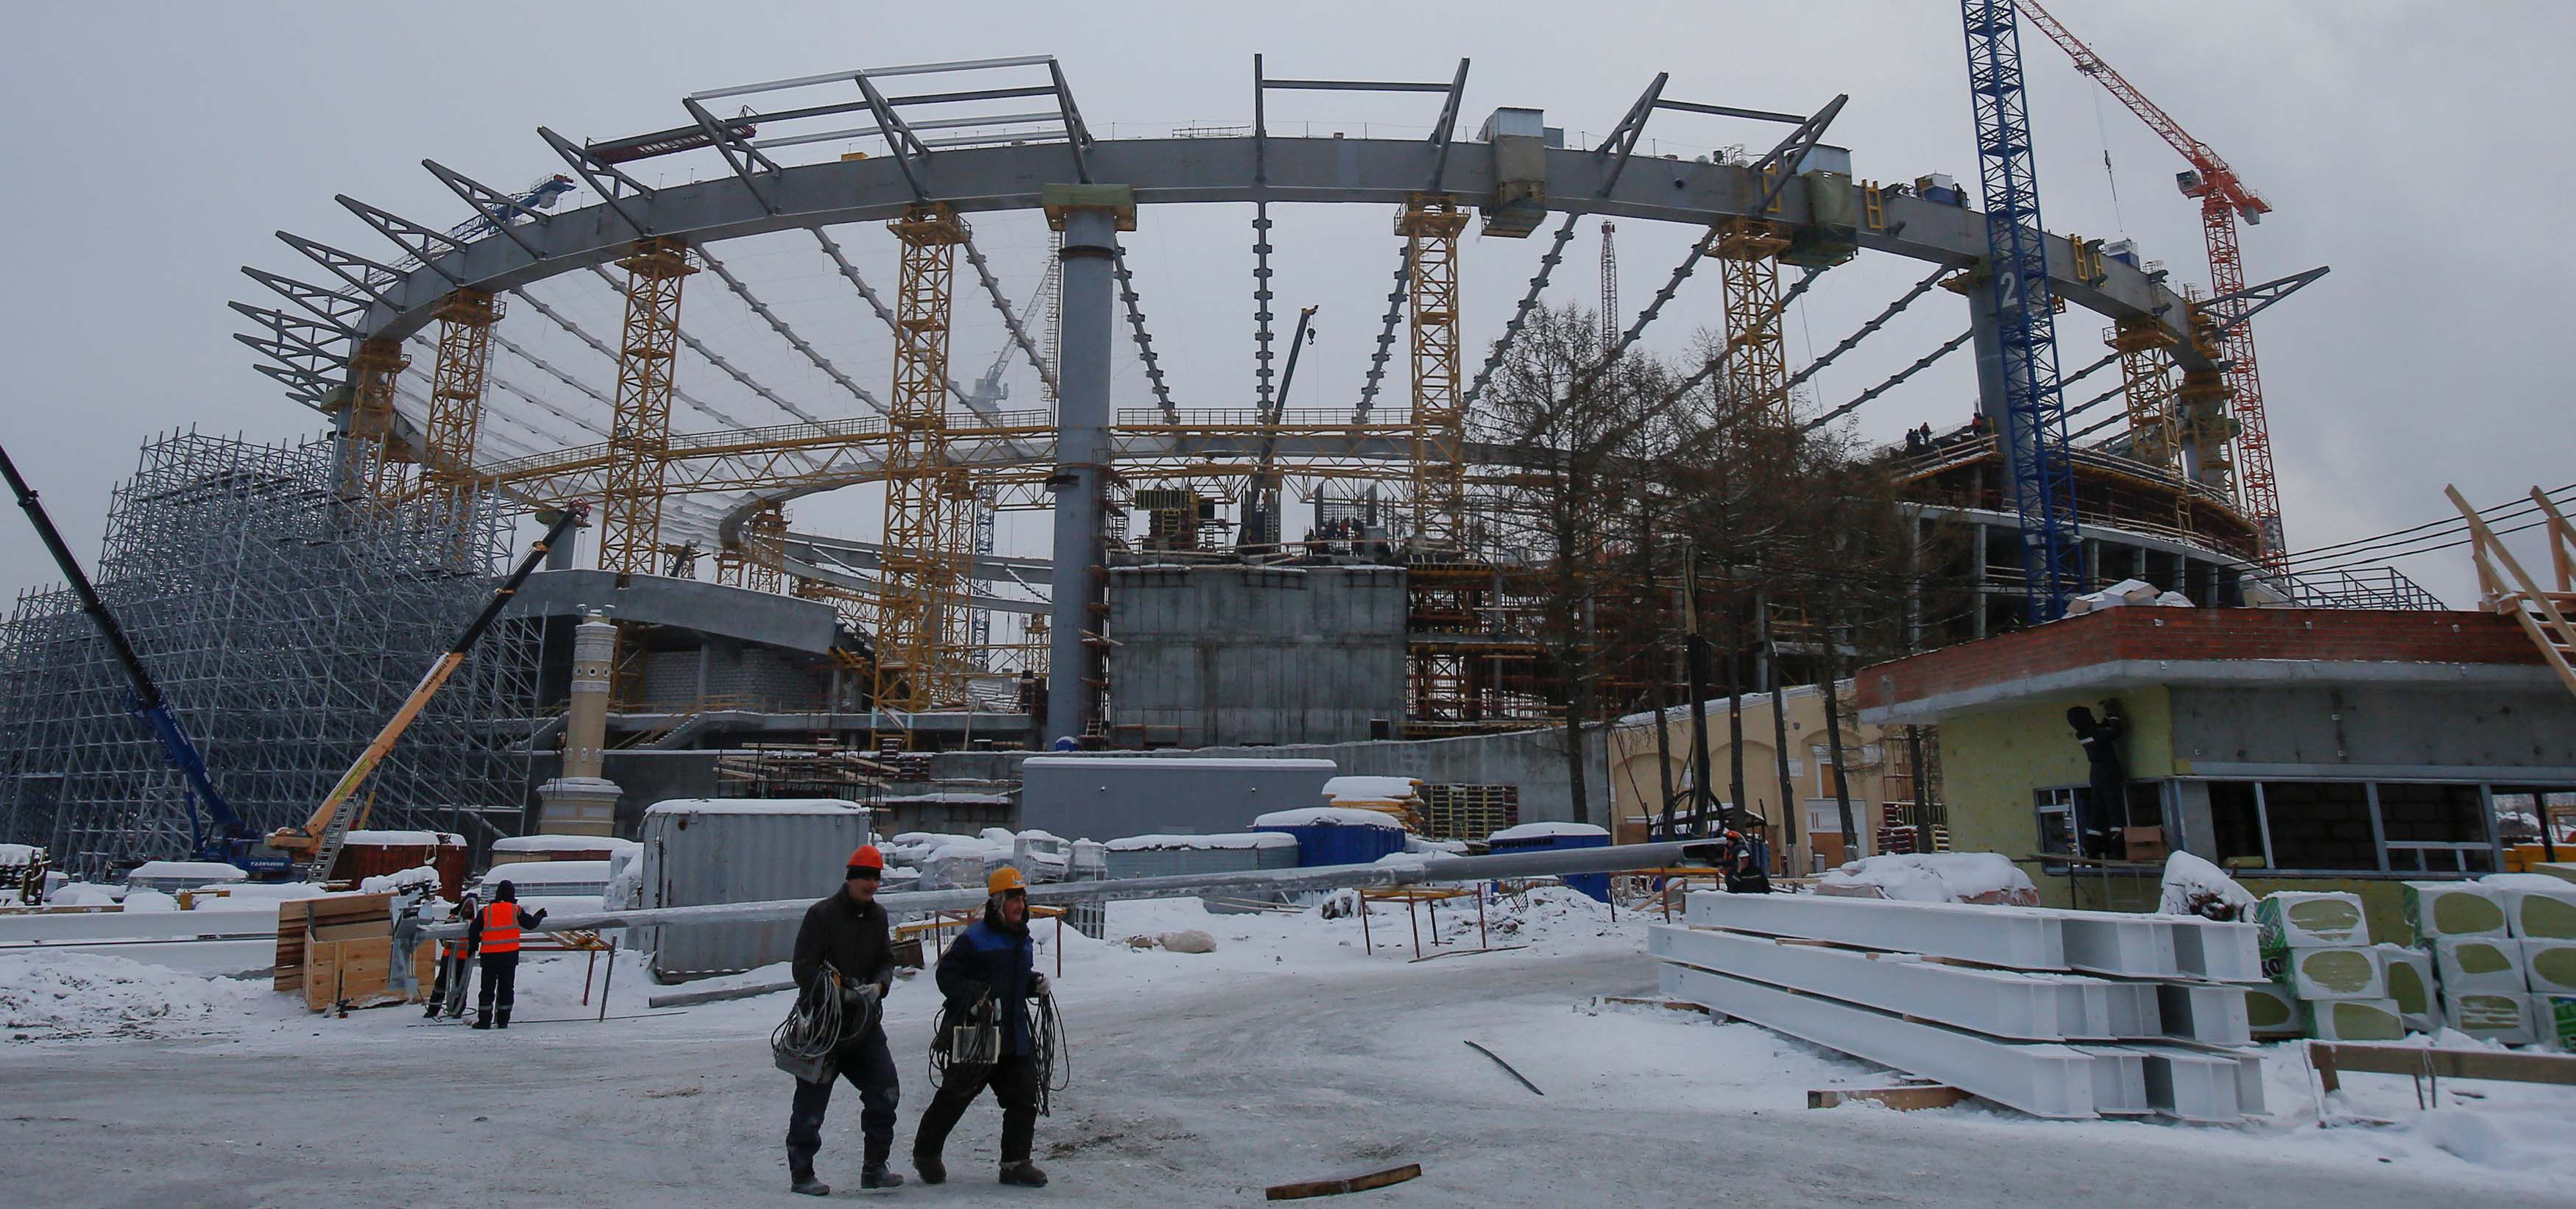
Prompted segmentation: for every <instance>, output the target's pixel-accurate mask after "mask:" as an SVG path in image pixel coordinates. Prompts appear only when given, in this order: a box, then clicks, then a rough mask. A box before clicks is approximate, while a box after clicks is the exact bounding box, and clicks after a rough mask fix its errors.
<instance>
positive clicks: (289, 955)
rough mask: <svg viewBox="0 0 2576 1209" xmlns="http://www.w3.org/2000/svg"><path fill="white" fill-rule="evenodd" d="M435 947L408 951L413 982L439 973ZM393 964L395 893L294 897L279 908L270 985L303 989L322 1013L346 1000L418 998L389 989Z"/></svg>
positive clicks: (373, 1002) (372, 1002)
mask: <svg viewBox="0 0 2576 1209" xmlns="http://www.w3.org/2000/svg"><path fill="white" fill-rule="evenodd" d="M436 953H437V946H435V945H423V946H421V947H420V948H419V949H418V950H417V951H415V952H413V953H410V954H407V955H406V957H407V958H408V959H409V960H410V961H411V962H412V975H413V978H414V980H415V981H416V982H417V983H418V984H419V985H420V986H422V987H426V986H428V985H429V983H430V981H431V978H432V977H433V975H434V974H435V973H436V960H437V957H436ZM392 966H393V896H392V895H390V894H345V895H334V896H331V897H327V898H308V899H298V900H290V901H287V902H282V903H279V904H278V907H277V966H276V969H275V971H274V972H273V976H272V981H271V983H270V985H272V986H274V987H275V988H276V989H277V990H280V991H284V992H287V993H290V994H294V993H301V994H302V995H303V996H304V1006H305V1007H307V1008H310V1009H311V1010H313V1011H317V1012H319V1011H323V1010H325V1009H327V1008H329V1007H331V1006H332V1005H334V1004H336V1003H340V1002H343V1001H345V1002H346V1003H347V1004H348V1006H350V1007H375V1006H378V1005H381V1004H389V1003H402V1002H406V1000H407V999H408V1001H411V1002H418V1000H419V998H420V995H421V992H419V991H415V992H414V993H413V994H412V995H411V996H408V997H406V996H402V995H395V994H392V993H389V992H388V991H386V989H385V984H386V983H387V982H388V981H389V980H390V979H389V975H390V973H391V972H392Z"/></svg>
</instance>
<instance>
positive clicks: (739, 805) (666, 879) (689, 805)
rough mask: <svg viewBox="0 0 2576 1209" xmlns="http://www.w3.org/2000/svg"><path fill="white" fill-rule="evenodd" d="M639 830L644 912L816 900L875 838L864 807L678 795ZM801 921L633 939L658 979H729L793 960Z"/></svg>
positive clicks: (682, 929)
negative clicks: (722, 976) (643, 950)
mask: <svg viewBox="0 0 2576 1209" xmlns="http://www.w3.org/2000/svg"><path fill="white" fill-rule="evenodd" d="M639 834H640V836H641V839H642V841H643V844H644V857H643V905H644V906H645V907H647V908H651V907H695V906H703V905H706V904H709V903H756V902H774V901H781V900H793V899H806V900H819V899H821V898H823V897H825V896H827V895H830V894H833V893H836V892H838V891H839V890H840V888H841V881H842V878H841V870H842V869H843V868H845V867H846V866H847V864H848V862H849V859H850V853H851V851H852V850H854V849H856V848H858V847H859V846H860V845H862V844H866V843H868V842H870V839H871V836H870V832H869V829H868V812H867V809H866V808H865V807H862V806H860V805H858V804H857V803H855V802H847V801H842V800H840V799H838V798H783V799H762V800H754V799H738V798H683V799H677V800H673V801H667V802H661V803H657V804H655V805H654V806H653V807H651V808H650V809H648V810H646V811H645V812H644V824H643V826H642V827H641V828H640V829H639ZM800 922H801V920H800V919H797V918H788V919H776V920H764V921H756V922H730V923H711V924H682V925H666V926H662V927H656V928H652V929H650V930H649V931H650V933H651V935H650V937H649V938H648V939H639V940H638V942H637V943H640V944H644V945H647V946H648V947H649V949H650V952H651V959H650V961H649V964H648V968H650V969H651V970H652V972H653V976H654V977H655V978H657V979H660V980H662V981H666V982H667V981H675V980H680V979H687V978H700V977H705V976H707V975H711V974H732V973H739V972H741V971H743V970H749V969H753V968H755V967H759V966H765V965H771V964H774V963H777V962H782V961H786V960H788V959H789V958H790V957H793V956H794V955H795V951H796V928H797V925H798V924H799V923H800Z"/></svg>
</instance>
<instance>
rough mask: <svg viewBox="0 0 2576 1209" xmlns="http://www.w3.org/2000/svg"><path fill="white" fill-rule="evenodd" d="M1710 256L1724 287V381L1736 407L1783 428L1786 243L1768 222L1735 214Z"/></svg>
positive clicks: (1786, 405) (1785, 403)
mask: <svg viewBox="0 0 2576 1209" xmlns="http://www.w3.org/2000/svg"><path fill="white" fill-rule="evenodd" d="M1712 238H1713V239H1714V241H1715V242H1714V243H1713V244H1712V245H1711V247H1710V249H1709V254H1710V255H1712V256H1714V257H1716V258H1717V262H1718V266H1719V268H1720V270H1721V274H1722V279H1723V281H1724V284H1725V288H1726V372H1727V378H1726V380H1727V382H1728V384H1729V386H1730V387H1731V388H1732V390H1733V392H1734V394H1735V401H1736V403H1737V405H1738V406H1740V407H1742V408H1744V409H1745V411H1746V412H1747V413H1748V414H1751V415H1755V416H1760V417H1762V418H1763V419H1764V420H1765V421H1767V422H1768V423H1770V424H1772V425H1774V426H1777V427H1780V428H1783V429H1785V428H1787V427H1788V426H1789V422H1790V415H1789V354H1788V348H1787V345H1786V343H1785V342H1784V341H1782V340H1781V338H1780V310H1781V307H1780V253H1782V252H1785V251H1787V250H1788V248H1789V241H1788V240H1787V239H1786V238H1784V237H1782V236H1780V235H1778V234H1775V233H1773V231H1772V230H1771V224H1769V223H1767V222H1763V221H1760V220H1757V219H1749V218H1739V219H1735V220H1733V221H1731V222H1729V223H1727V224H1726V225H1725V226H1723V227H1721V228H1719V229H1718V231H1717V232H1716V234H1715V235H1714V236H1713V237H1712Z"/></svg>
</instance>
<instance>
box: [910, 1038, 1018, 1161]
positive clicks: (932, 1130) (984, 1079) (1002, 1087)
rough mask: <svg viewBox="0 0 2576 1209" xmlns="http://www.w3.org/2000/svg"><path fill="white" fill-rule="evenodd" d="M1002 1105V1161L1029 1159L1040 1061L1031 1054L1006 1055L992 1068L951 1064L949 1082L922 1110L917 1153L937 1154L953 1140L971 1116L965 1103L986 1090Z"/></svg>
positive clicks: (915, 1145) (915, 1140) (914, 1146)
mask: <svg viewBox="0 0 2576 1209" xmlns="http://www.w3.org/2000/svg"><path fill="white" fill-rule="evenodd" d="M987 1087H990V1088H992V1089H993V1098H994V1099H996V1100H999V1101H1001V1103H1002V1162H1003V1164H1004V1165H1008V1164H1011V1163H1025V1162H1027V1161H1028V1159H1029V1147H1030V1146H1031V1144H1032V1143H1034V1141H1035V1140H1036V1138H1037V1131H1038V1064H1037V1059H1035V1058H1033V1057H1030V1056H1029V1055H1027V1054H1006V1055H1004V1056H1003V1058H1002V1060H1001V1061H999V1062H996V1063H994V1064H993V1065H991V1066H951V1067H949V1068H948V1081H947V1082H946V1083H944V1084H942V1085H941V1086H940V1088H939V1094H938V1095H936V1096H933V1097H931V1100H930V1109H929V1111H927V1112H924V1113H922V1114H921V1132H920V1133H918V1134H915V1135H913V1139H912V1152H913V1153H914V1154H917V1155H932V1156H936V1155H937V1154H938V1153H939V1152H940V1150H941V1148H943V1147H945V1146H946V1145H947V1144H948V1131H949V1130H951V1129H955V1128H956V1127H957V1119H958V1118H959V1117H963V1116H965V1115H966V1106H967V1105H969V1104H972V1103H974V1102H975V1097H977V1096H980V1095H982V1094H984V1089H985V1088H987Z"/></svg>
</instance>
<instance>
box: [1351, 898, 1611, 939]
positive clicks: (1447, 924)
mask: <svg viewBox="0 0 2576 1209" xmlns="http://www.w3.org/2000/svg"><path fill="white" fill-rule="evenodd" d="M1443 905H1444V906H1453V907H1454V910H1455V912H1456V913H1455V914H1452V913H1451V911H1448V910H1444V911H1442V912H1441V913H1440V934H1441V935H1442V936H1443V937H1444V938H1446V939H1447V940H1448V941H1449V943H1451V944H1457V943H1460V942H1462V941H1463V942H1464V943H1466V944H1469V945H1473V944H1475V943H1476V904H1475V903H1474V902H1472V901H1469V900H1466V899H1460V900H1459V901H1458V902H1457V903H1456V904H1454V905H1453V904H1443ZM1384 909H1385V908H1384V907H1381V908H1380V910H1384ZM1639 918H1641V917H1638V916H1636V915H1635V914H1634V913H1633V912H1632V913H1631V915H1630V917H1629V919H1628V920H1627V921H1625V922H1628V923H1634V922H1637V921H1638V919H1639ZM1620 930H1621V926H1620V924H1619V923H1614V922H1612V920H1611V918H1610V905H1609V904H1608V903H1604V902H1602V901H1601V900H1599V899H1596V898H1594V897H1592V896H1591V895H1589V894H1585V893H1584V892H1582V891H1580V890H1575V889H1570V888H1568V887H1565V886H1547V885H1541V886H1532V887H1530V890H1529V892H1528V893H1527V894H1518V895H1499V896H1496V897H1495V898H1493V899H1492V900H1491V901H1488V902H1487V903H1486V904H1485V929H1484V935H1485V939H1486V940H1487V941H1488V942H1490V943H1492V944H1496V945H1507V944H1539V943H1542V942H1555V941H1578V940H1586V939H1596V938H1599V937H1603V936H1610V935H1614V934H1617V933H1618V932H1620Z"/></svg>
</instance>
